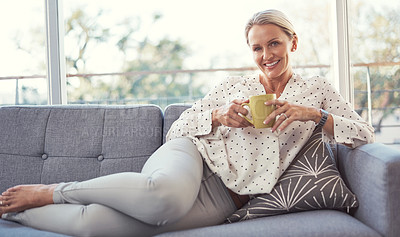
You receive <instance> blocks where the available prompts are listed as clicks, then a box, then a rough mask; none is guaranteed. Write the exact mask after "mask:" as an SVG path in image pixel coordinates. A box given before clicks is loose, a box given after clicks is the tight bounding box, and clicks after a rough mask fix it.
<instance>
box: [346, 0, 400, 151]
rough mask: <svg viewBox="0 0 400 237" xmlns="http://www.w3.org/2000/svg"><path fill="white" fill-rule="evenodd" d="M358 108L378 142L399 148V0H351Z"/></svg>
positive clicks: (351, 46)
mask: <svg viewBox="0 0 400 237" xmlns="http://www.w3.org/2000/svg"><path fill="white" fill-rule="evenodd" d="M350 9H351V18H350V26H351V41H350V49H351V64H352V68H351V71H352V78H353V79H354V98H355V103H354V106H355V109H356V110H357V111H358V112H359V113H360V114H361V115H362V116H363V117H364V119H366V120H368V121H370V122H371V123H372V124H373V125H374V127H375V131H376V138H377V141H378V142H382V143H385V144H388V145H393V146H394V147H398V148H400V138H399V136H398V134H399V133H400V28H399V27H398V26H399V24H400V3H399V2H398V1H380V2H376V1H365V0H352V1H351V6H350Z"/></svg>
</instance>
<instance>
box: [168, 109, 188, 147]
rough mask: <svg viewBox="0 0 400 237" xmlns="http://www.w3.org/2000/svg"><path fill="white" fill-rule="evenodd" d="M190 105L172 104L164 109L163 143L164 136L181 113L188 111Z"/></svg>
mask: <svg viewBox="0 0 400 237" xmlns="http://www.w3.org/2000/svg"><path fill="white" fill-rule="evenodd" d="M190 107H191V105H190V104H172V105H169V106H167V107H166V108H165V112H164V127H163V133H164V135H163V141H164V142H165V136H166V135H167V133H168V131H169V129H170V128H171V125H172V124H173V123H174V122H175V120H177V119H178V118H179V116H180V115H181V114H182V113H183V111H185V110H187V109H189V108H190Z"/></svg>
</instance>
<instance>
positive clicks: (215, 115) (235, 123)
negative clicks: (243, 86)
mask: <svg viewBox="0 0 400 237" xmlns="http://www.w3.org/2000/svg"><path fill="white" fill-rule="evenodd" d="M247 102H249V100H248V99H247V100H239V99H236V100H234V101H232V102H231V103H230V104H228V105H224V106H221V107H219V108H215V109H214V110H213V112H212V126H213V127H217V126H220V125H221V124H223V125H225V126H228V127H233V128H244V127H248V126H252V124H251V123H250V122H249V121H247V120H246V119H244V118H243V117H242V116H241V115H239V113H240V114H243V115H247V114H248V111H247V109H245V108H244V107H243V106H242V104H243V103H247Z"/></svg>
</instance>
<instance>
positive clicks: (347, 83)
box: [332, 0, 354, 104]
mask: <svg viewBox="0 0 400 237" xmlns="http://www.w3.org/2000/svg"><path fill="white" fill-rule="evenodd" d="M333 3H334V5H335V6H334V7H333V9H334V11H335V12H334V14H333V16H334V18H335V19H334V21H333V22H334V24H335V27H334V34H335V37H333V42H334V45H333V47H332V48H333V50H334V51H333V58H334V60H333V67H334V75H335V77H334V83H335V85H336V87H337V88H338V89H339V91H340V93H341V94H342V96H343V97H344V98H345V99H346V100H347V101H349V102H350V103H351V104H354V103H353V102H354V90H353V80H351V77H350V65H351V64H350V49H349V45H350V44H349V20H348V19H349V18H348V1H347V0H336V1H333Z"/></svg>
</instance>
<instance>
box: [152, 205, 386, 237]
mask: <svg viewBox="0 0 400 237" xmlns="http://www.w3.org/2000/svg"><path fill="white" fill-rule="evenodd" d="M159 236H162V237H186V236H190V237H203V236H213V237H219V236H221V237H223V236H229V237H243V236H252V237H257V236H259V237H270V236H271V237H276V236H279V237H299V236H307V237H312V236H315V237H324V236H326V237H343V236H346V237H360V236H363V237H375V236H380V235H379V234H378V233H377V232H376V231H374V230H373V229H371V228H369V227H367V226H365V225H364V224H363V223H361V222H360V221H358V220H357V219H355V218H353V217H351V216H350V215H347V214H345V213H343V212H339V211H332V210H318V211H308V212H298V213H291V214H285V215H277V216H270V217H264V218H259V219H253V220H248V221H243V222H236V223H233V224H225V225H219V226H211V227H206V228H202V229H201V230H200V229H194V230H187V231H179V232H172V233H165V234H161V235H159Z"/></svg>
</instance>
